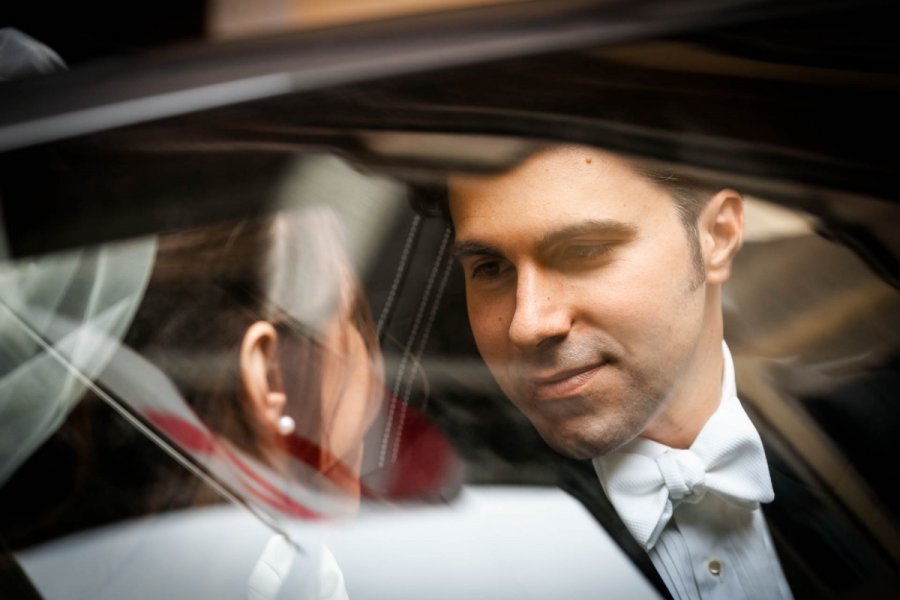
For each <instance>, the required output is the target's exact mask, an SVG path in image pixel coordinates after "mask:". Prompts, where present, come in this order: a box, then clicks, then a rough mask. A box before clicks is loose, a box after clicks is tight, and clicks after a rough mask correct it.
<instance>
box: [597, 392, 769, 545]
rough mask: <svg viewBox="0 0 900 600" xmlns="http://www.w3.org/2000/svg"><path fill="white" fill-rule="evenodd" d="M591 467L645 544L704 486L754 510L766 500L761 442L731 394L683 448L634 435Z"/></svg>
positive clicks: (703, 491)
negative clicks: (686, 447)
mask: <svg viewBox="0 0 900 600" xmlns="http://www.w3.org/2000/svg"><path fill="white" fill-rule="evenodd" d="M594 467H595V468H596V470H597V474H598V475H599V477H600V481H601V483H602V484H603V488H604V489H605V490H606V494H607V496H609V499H610V501H611V502H612V504H613V506H614V507H615V509H616V511H617V512H618V513H619V516H620V517H621V518H622V521H623V522H624V523H625V526H626V527H628V530H629V531H630V532H631V534H632V535H633V536H634V537H635V539H636V540H637V541H638V542H640V544H641V545H642V546H643V547H644V549H646V550H650V549H651V548H653V546H654V545H655V544H656V541H657V540H658V539H659V535H660V534H661V533H662V531H663V529H664V528H665V526H666V524H667V523H668V522H669V519H671V518H672V514H673V513H674V511H675V509H676V508H677V507H678V505H679V504H680V503H682V502H689V503H696V502H700V501H701V500H702V499H703V498H704V496H705V495H706V493H707V492H710V493H713V494H716V495H718V496H719V497H720V498H722V499H724V500H725V501H727V502H730V503H732V504H735V505H737V506H741V507H743V508H746V509H747V510H754V509H756V508H758V507H759V504H760V503H761V502H763V503H764V502H771V501H772V500H773V499H774V497H775V495H774V493H773V492H772V481H771V478H770V476H769V467H768V464H767V463H766V457H765V453H764V451H763V447H762V442H761V441H760V438H759V434H758V433H757V432H756V428H755V427H753V423H751V422H750V419H749V418H748V417H747V414H746V413H745V412H744V409H743V408H742V407H741V405H740V402H739V401H738V399H737V397H736V396H731V397H728V396H723V398H722V405H721V406H720V407H719V408H718V409H717V410H716V412H715V413H714V414H713V415H712V417H710V418H709V420H708V421H707V422H706V425H704V427H703V429H702V430H701V431H700V434H699V435H698V436H697V439H696V440H695V441H694V443H693V445H691V447H690V449H688V450H678V449H673V448H669V447H667V446H663V445H662V444H658V443H656V442H653V441H651V440H647V439H643V438H638V439H636V440H635V441H633V442H631V443H629V444H627V445H626V446H625V447H624V448H623V449H622V450H620V451H619V452H616V453H613V454H610V455H607V456H603V457H600V458H597V459H594Z"/></svg>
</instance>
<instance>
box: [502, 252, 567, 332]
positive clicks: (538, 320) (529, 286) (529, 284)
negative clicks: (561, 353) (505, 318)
mask: <svg viewBox="0 0 900 600" xmlns="http://www.w3.org/2000/svg"><path fill="white" fill-rule="evenodd" d="M559 288H560V286H559V285H558V282H556V281H555V280H554V278H553V277H550V276H547V275H545V274H543V273H541V271H540V269H536V268H520V269H519V271H518V273H517V276H516V308H515V312H514V313H513V318H512V322H511V323H510V325H509V338H510V341H511V342H512V343H513V344H515V345H516V346H519V347H521V348H536V347H538V346H541V345H542V344H544V343H546V342H547V341H548V340H553V339H562V338H564V337H565V336H566V334H567V333H568V332H569V329H570V328H571V324H572V322H571V311H570V310H569V307H568V305H567V302H566V297H565V292H564V290H562V289H559Z"/></svg>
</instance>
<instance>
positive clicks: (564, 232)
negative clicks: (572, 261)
mask: <svg viewBox="0 0 900 600" xmlns="http://www.w3.org/2000/svg"><path fill="white" fill-rule="evenodd" d="M582 235H597V236H601V237H605V238H610V239H616V240H629V239H631V238H633V237H635V236H636V235H637V227H635V226H634V225H632V224H631V223H623V222H622V221H614V220H612V219H601V220H593V219H591V220H587V221H581V222H579V223H574V224H572V225H567V226H566V227H563V228H562V229H557V230H556V231H551V232H550V233H548V234H546V235H545V236H543V237H542V238H541V240H540V241H539V242H538V244H537V247H538V249H539V250H541V251H544V250H548V249H549V248H552V247H553V246H555V245H556V244H559V243H560V242H565V241H567V240H570V239H572V238H575V237H579V236H582Z"/></svg>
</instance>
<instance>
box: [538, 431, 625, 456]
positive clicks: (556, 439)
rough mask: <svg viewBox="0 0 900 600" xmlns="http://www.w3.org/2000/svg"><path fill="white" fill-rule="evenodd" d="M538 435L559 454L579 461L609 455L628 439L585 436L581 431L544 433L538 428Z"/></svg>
mask: <svg viewBox="0 0 900 600" xmlns="http://www.w3.org/2000/svg"><path fill="white" fill-rule="evenodd" d="M538 433H540V434H541V437H542V438H544V441H545V442H547V444H548V445H549V446H550V447H551V448H553V449H554V450H556V451H557V452H559V453H560V454H563V455H565V456H568V457H571V458H575V459H579V460H589V459H592V458H596V457H598V456H603V455H604V454H609V453H610V452H614V451H616V450H617V449H619V448H621V447H622V446H624V445H625V444H626V443H627V442H628V441H629V439H620V436H603V435H596V434H595V435H585V433H584V432H581V431H577V432H576V431H560V430H558V429H550V430H546V431H545V430H544V429H542V428H541V427H538ZM633 437H634V436H632V438H633Z"/></svg>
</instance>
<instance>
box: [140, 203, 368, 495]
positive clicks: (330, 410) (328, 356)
mask: <svg viewBox="0 0 900 600" xmlns="http://www.w3.org/2000/svg"><path fill="white" fill-rule="evenodd" d="M125 342H126V344H127V345H129V346H131V347H132V348H133V349H135V350H136V351H137V352H139V353H140V354H142V355H144V356H145V358H147V359H148V360H150V361H151V362H153V363H155V364H156V366H157V367H159V368H160V369H161V370H162V371H163V372H164V373H166V374H167V375H168V376H169V377H170V378H171V379H172V380H173V382H174V383H175V385H176V386H177V387H178V389H179V392H180V393H181V395H182V396H183V397H184V399H185V400H186V401H187V402H188V404H189V405H190V406H191V407H192V409H193V411H194V412H195V413H196V414H197V416H199V418H200V419H201V420H202V421H203V422H204V423H205V424H206V426H207V427H208V428H209V429H210V430H211V431H212V432H213V433H214V434H216V435H218V436H220V437H221V438H224V439H226V440H228V441H229V442H231V444H233V445H234V446H236V447H237V448H239V449H240V450H243V451H244V452H245V453H247V454H249V455H250V456H252V457H254V458H256V459H257V460H259V461H262V462H264V463H266V464H268V465H269V466H270V467H272V468H273V469H275V470H276V471H281V472H283V473H285V474H286V475H289V476H294V477H298V476H299V477H301V478H303V479H308V478H309V477H308V474H309V473H310V472H312V473H314V474H315V479H316V481H303V482H304V483H313V484H316V485H317V486H319V487H325V488H328V489H329V490H331V491H334V490H339V491H341V492H343V493H344V494H345V495H350V496H351V497H353V498H356V497H358V494H359V483H358V475H359V468H360V462H361V458H362V436H363V434H364V432H365V430H366V428H367V427H368V425H369V423H370V422H371V420H372V418H373V417H374V413H375V411H376V410H377V409H378V407H379V405H380V400H381V393H382V386H381V379H382V377H381V366H380V352H379V349H378V345H377V341H376V338H375V333H374V328H373V326H372V321H371V317H370V313H369V309H368V306H367V304H366V302H365V299H364V297H363V295H362V290H361V287H360V284H359V281H358V279H357V277H356V275H355V274H354V272H353V270H352V267H351V265H350V262H349V260H348V258H347V255H346V252H345V250H344V247H343V244H342V240H341V229H340V227H339V223H338V221H337V219H336V217H335V216H334V215H333V214H332V213H331V212H329V211H328V210H327V209H324V208H306V209H303V210H301V211H295V212H285V213H281V214H278V215H276V216H273V217H269V218H264V219H258V220H252V221H251V220H247V221H241V222H239V223H232V224H228V225H222V226H217V227H212V228H208V229H203V230H197V231H191V232H184V233H178V234H172V235H168V236H164V237H163V238H161V239H160V246H159V251H158V253H157V262H156V265H155V267H154V271H153V274H152V276H151V280H150V283H149V286H148V290H147V294H146V296H145V299H144V300H143V302H142V304H141V307H140V308H139V310H138V313H137V315H136V317H135V322H134V324H133V325H132V327H131V329H130V331H129V333H128V335H127V337H126V339H125ZM297 465H302V466H303V467H304V468H303V469H298V468H296V466H297ZM308 467H312V470H310V469H309V468H308ZM161 493H162V496H163V498H160V500H162V501H163V503H164V504H166V505H170V506H171V505H172V503H173V501H174V503H175V504H181V503H182V502H191V501H192V500H191V499H190V498H186V497H185V496H184V493H185V489H184V486H172V485H170V486H167V489H164V490H162V491H161ZM190 493H193V492H190ZM172 494H177V495H178V496H179V498H180V500H175V498H173V497H171V495H172Z"/></svg>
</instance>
